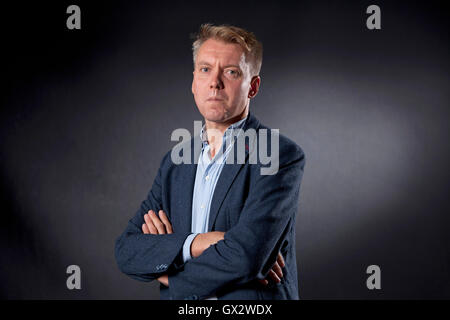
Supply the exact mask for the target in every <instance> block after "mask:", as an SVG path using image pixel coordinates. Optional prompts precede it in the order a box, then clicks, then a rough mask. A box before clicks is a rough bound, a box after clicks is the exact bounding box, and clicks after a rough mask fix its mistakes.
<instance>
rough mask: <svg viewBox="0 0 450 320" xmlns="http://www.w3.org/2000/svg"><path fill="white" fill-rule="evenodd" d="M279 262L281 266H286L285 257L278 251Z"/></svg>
mask: <svg viewBox="0 0 450 320" xmlns="http://www.w3.org/2000/svg"><path fill="white" fill-rule="evenodd" d="M277 262H278V264H279V265H280V267H281V268H284V266H285V265H286V264H285V263H284V259H283V256H282V255H281V253H278V257H277Z"/></svg>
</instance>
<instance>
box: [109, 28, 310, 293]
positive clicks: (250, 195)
mask: <svg viewBox="0 0 450 320" xmlns="http://www.w3.org/2000/svg"><path fill="white" fill-rule="evenodd" d="M193 55H194V72H193V75H194V76H193V82H192V93H193V95H194V99H195V102H196V104H197V107H198V109H199V111H200V113H201V115H202V116H203V117H204V118H205V125H204V127H203V129H202V131H201V134H199V135H195V136H194V138H193V139H191V141H189V142H188V144H187V150H188V151H189V152H190V153H186V154H190V155H191V160H192V162H190V163H182V164H175V163H174V161H173V157H174V154H173V152H170V151H169V152H168V153H167V154H166V155H165V156H164V158H163V160H162V162H161V166H160V168H159V171H158V174H157V176H156V178H155V181H154V183H153V186H152V188H151V190H150V192H149V193H148V197H147V199H146V200H145V201H143V202H142V204H141V207H140V209H139V210H138V211H137V213H136V215H135V216H134V218H132V219H131V220H130V221H129V223H128V226H127V228H126V230H125V231H124V233H123V234H122V235H121V236H120V237H119V238H118V239H117V241H116V259H117V263H118V266H119V268H120V269H121V270H122V272H124V273H126V274H127V275H129V276H130V277H132V278H134V279H137V280H141V281H152V280H155V279H157V280H158V281H159V282H160V283H161V285H160V291H161V298H162V299H211V298H213V299H215V298H217V299H251V300H253V299H255V300H256V299H258V300H259V299H298V288H297V266H296V258H295V216H296V213H297V206H298V196H299V190H300V181H301V178H302V174H303V167H304V163H305V159H304V154H303V151H302V150H301V148H300V147H299V146H297V145H296V144H295V143H294V142H292V141H291V140H289V139H288V138H286V137H284V136H282V135H275V136H276V138H277V139H276V141H275V142H274V141H272V139H267V135H263V134H262V133H263V132H264V131H266V130H267V129H268V128H267V127H265V126H263V125H262V124H260V122H259V121H258V120H257V119H256V118H255V117H254V116H253V115H252V114H251V113H250V112H249V104H250V100H251V99H253V98H254V97H255V96H256V94H257V93H258V90H259V86H260V81H261V79H260V77H259V71H260V68H261V62H262V45H261V44H260V43H259V42H258V41H257V40H256V38H255V36H254V35H253V33H250V32H248V31H246V30H244V29H241V28H237V27H233V26H226V25H222V26H213V25H210V24H206V25H202V26H201V28H200V32H199V33H198V35H197V39H196V41H195V42H194V44H193ZM250 131H252V132H256V133H257V134H256V136H255V137H256V140H252V141H250V142H249V143H247V142H245V149H244V151H242V148H241V149H239V148H238V147H239V145H241V146H243V144H239V143H236V141H237V140H236V139H237V137H244V136H245V135H246V133H247V132H250ZM271 137H273V135H271ZM250 140H251V139H250ZM265 145H267V146H268V149H270V150H271V154H276V155H277V156H278V155H279V159H277V168H276V169H275V170H273V169H272V170H269V171H270V172H269V173H267V172H266V173H264V174H263V169H264V168H263V164H262V163H261V162H262V161H257V162H256V163H255V161H253V162H252V161H251V159H254V158H252V156H253V155H254V154H256V153H254V150H255V148H257V147H261V146H265ZM198 146H199V147H198ZM185 147H186V145H185ZM182 150H186V148H185V149H182ZM183 152H186V151H182V153H183ZM239 152H241V154H243V155H244V158H241V159H244V161H241V162H239ZM266 169H267V168H266Z"/></svg>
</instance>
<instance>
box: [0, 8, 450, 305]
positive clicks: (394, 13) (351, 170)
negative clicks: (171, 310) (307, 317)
mask: <svg viewBox="0 0 450 320" xmlns="http://www.w3.org/2000/svg"><path fill="white" fill-rule="evenodd" d="M73 3H75V4H78V5H80V7H81V12H82V13H81V19H82V30H79V31H69V30H67V29H66V18H67V16H68V15H67V14H66V13H65V11H66V8H67V6H68V5H70V4H73ZM370 4H378V5H379V6H380V7H381V18H382V30H378V31H370V30H368V29H367V28H366V26H365V21H366V18H367V17H368V15H367V14H366V13H365V11H366V8H367V7H368V6H369V5H370ZM448 19H449V15H448V11H446V10H445V8H444V5H443V2H438V1H432V2H430V1H427V2H425V1H417V2H414V1H376V2H373V1H345V2H344V1H295V2H292V3H291V2H278V1H276V2H275V1H273V2H261V1H245V2H241V1H238V2H233V1H225V2H211V1H208V2H202V3H201V2H191V3H185V2H174V1H165V2H162V3H158V4H150V3H148V2H144V1H142V2H131V1H123V2H116V3H114V4H112V2H110V1H103V2H102V1H96V4H92V2H91V3H88V2H86V1H75V2H68V1H59V2H58V3H57V4H51V3H50V2H48V3H46V4H45V3H43V2H41V1H39V2H38V3H36V2H30V3H29V4H24V3H23V2H21V3H20V4H17V5H9V6H6V7H2V18H1V22H0V30H1V31H0V32H1V39H2V51H3V53H4V56H3V58H2V61H3V63H2V65H3V66H2V72H1V73H2V98H1V99H2V109H1V114H0V115H1V126H0V177H1V180H0V181H1V182H0V183H1V184H0V188H1V190H0V191H1V192H0V194H1V202H0V203H1V214H2V219H1V230H0V249H1V263H0V286H1V290H0V295H1V297H3V298H7V299H16V298H18V299H22V298H27V299H42V298H51V299H53V298H58V299H82V298H84V299H116V298H121V299H155V298H158V297H159V290H158V283H156V282H154V283H143V282H138V281H135V280H132V279H130V278H128V277H126V276H125V275H123V274H121V272H120V271H119V270H118V268H117V266H116V263H115V259H114V241H115V239H116V238H117V236H118V235H119V234H120V233H121V232H122V231H123V229H124V228H125V225H126V223H127V221H128V220H129V219H130V218H131V217H132V216H133V215H134V213H135V211H136V210H137V208H138V207H139V205H140V202H141V201H142V200H143V199H144V198H145V196H146V194H147V192H148V190H149V188H150V186H151V184H152V182H153V179H154V177H155V174H156V172H157V169H158V166H159V163H160V160H161V158H162V156H163V154H164V153H165V152H166V151H168V150H169V148H170V147H171V146H173V145H174V142H171V141H170V134H171V132H172V131H173V130H174V129H176V128H187V129H189V130H190V131H191V132H192V130H193V121H194V120H201V119H202V118H201V116H200V114H199V113H198V112H197V109H196V106H195V103H194V100H193V97H192V94H191V92H190V85H191V80H192V56H191V47H190V46H191V40H190V38H189V35H190V33H192V32H195V31H196V30H197V29H198V27H199V25H200V24H201V23H204V22H214V23H229V24H236V25H238V26H242V27H244V28H248V29H249V30H251V31H254V32H255V33H256V35H257V37H258V38H259V39H260V40H261V41H262V42H263V44H264V60H263V66H262V72H261V77H262V87H261V91H260V93H259V95H258V96H257V97H256V99H254V100H253V101H252V103H251V106H250V110H251V111H252V112H253V113H254V114H255V115H256V116H257V117H258V118H259V119H260V120H261V121H262V122H263V123H264V124H266V125H268V126H270V127H273V128H279V129H280V132H281V133H283V134H285V135H287V136H288V137H290V138H291V139H292V140H294V141H295V142H297V143H298V144H299V145H300V146H301V147H302V148H303V149H304V151H305V153H306V157H307V162H306V168H305V174H304V178H303V183H302V187H301V196H300V210H299V214H298V218H297V260H298V261H297V262H298V269H299V286H300V295H301V298H304V299H319V298H320V299H329V298H338V299H341V298H343V299H356V298H367V299H379V298H381V299H383V298H384V299H400V298H402V299H403V298H412V299H416V298H450V273H449V270H450V269H449V267H450V250H449V249H450V248H449V247H450V245H449V236H448V234H447V233H448V225H449V217H448V213H449V201H448V199H447V197H448V193H449V186H450V182H449V170H448V163H449V156H450V154H449V151H450V150H449V143H448V138H449V123H448V121H449V120H450V117H449V116H450V112H449V90H448V89H449V44H448V30H449V29H448ZM71 264H76V265H79V266H80V267H81V270H82V290H78V291H77V290H73V291H69V290H68V289H67V288H66V277H67V275H66V273H65V271H66V267H67V266H68V265H71ZM371 264H377V265H379V266H380V267H381V285H382V289H381V290H378V291H370V290H368V289H367V288H366V285H365V283H366V278H367V277H368V275H367V274H366V273H365V271H366V268H367V266H368V265H371Z"/></svg>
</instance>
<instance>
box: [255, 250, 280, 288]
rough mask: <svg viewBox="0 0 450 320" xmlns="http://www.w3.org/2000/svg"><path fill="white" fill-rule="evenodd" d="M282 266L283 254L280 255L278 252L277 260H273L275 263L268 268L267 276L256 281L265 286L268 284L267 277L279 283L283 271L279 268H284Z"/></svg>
mask: <svg viewBox="0 0 450 320" xmlns="http://www.w3.org/2000/svg"><path fill="white" fill-rule="evenodd" d="M284 266H285V263H284V259H283V256H282V255H281V253H278V257H277V261H275V263H274V265H273V266H272V269H270V271H269V274H268V275H267V277H266V278H265V279H263V280H258V281H259V282H261V283H262V284H263V285H265V286H266V285H268V284H269V281H268V280H267V279H268V278H270V279H272V280H273V281H275V282H276V283H280V282H281V278H283V271H282V270H281V268H284Z"/></svg>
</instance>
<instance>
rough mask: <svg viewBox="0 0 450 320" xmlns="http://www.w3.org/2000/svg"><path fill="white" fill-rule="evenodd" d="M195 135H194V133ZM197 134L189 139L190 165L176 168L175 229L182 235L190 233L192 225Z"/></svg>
mask: <svg viewBox="0 0 450 320" xmlns="http://www.w3.org/2000/svg"><path fill="white" fill-rule="evenodd" d="M194 134H195V133H194ZM199 134H200V133H198V134H195V135H194V138H193V139H191V141H190V144H191V163H190V164H182V165H179V166H178V169H179V172H178V179H177V180H178V186H177V188H179V189H178V190H179V192H178V193H177V194H176V195H175V198H177V200H176V204H177V207H178V208H177V209H178V210H177V212H180V213H181V215H180V218H179V221H180V223H179V224H178V227H177V229H178V230H180V231H181V232H184V233H189V232H191V224H192V197H193V193H194V184H195V175H196V173H197V162H198V157H199V155H200V152H201V150H202V145H201V140H200V138H199Z"/></svg>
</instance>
